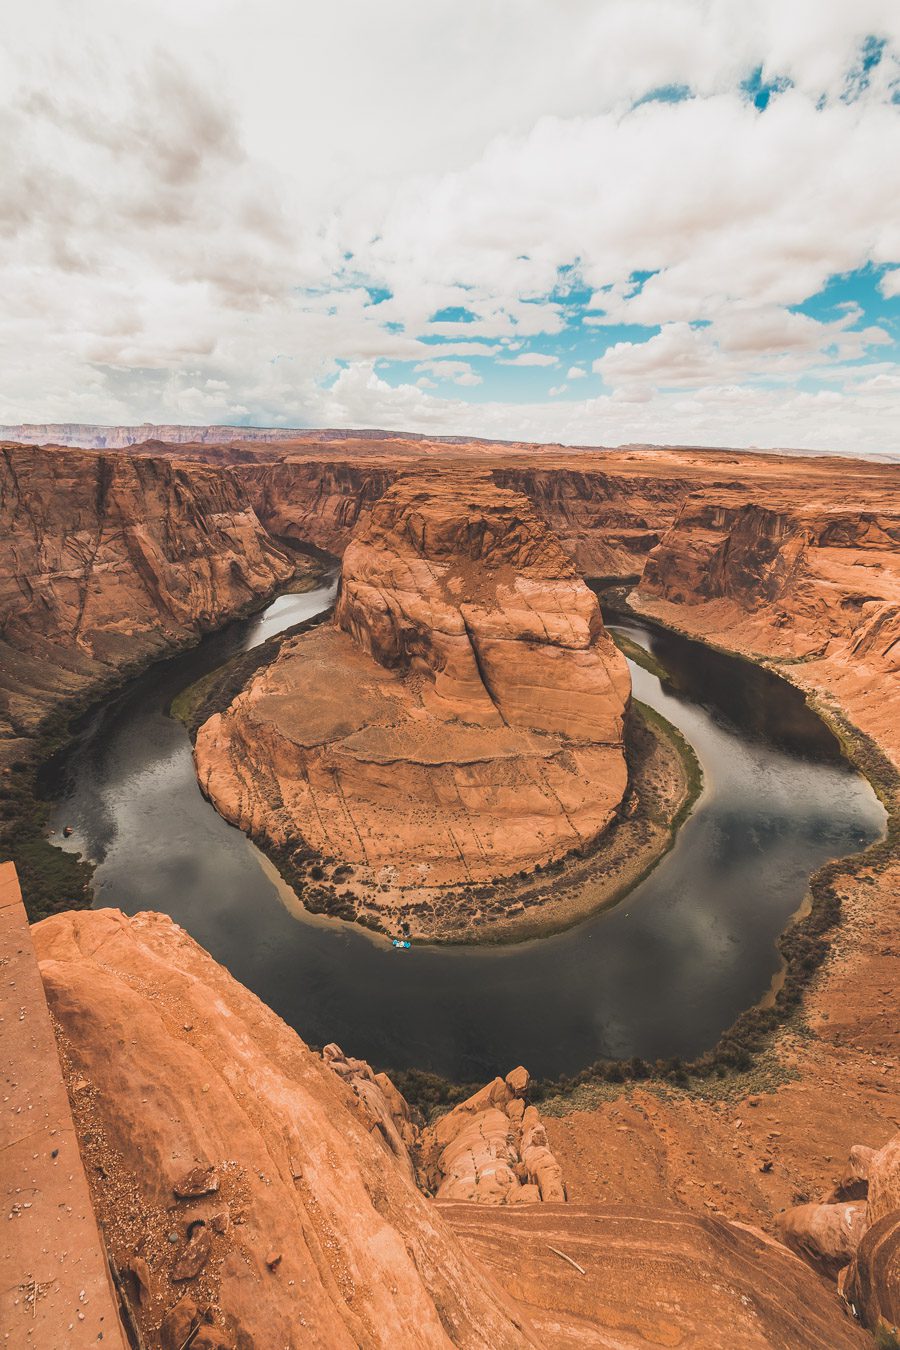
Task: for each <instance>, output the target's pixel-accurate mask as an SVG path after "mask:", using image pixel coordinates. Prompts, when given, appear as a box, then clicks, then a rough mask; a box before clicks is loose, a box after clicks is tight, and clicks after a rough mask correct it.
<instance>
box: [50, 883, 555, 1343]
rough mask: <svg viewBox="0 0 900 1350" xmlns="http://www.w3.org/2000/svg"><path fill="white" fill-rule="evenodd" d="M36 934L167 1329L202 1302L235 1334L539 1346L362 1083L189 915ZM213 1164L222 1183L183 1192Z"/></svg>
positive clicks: (148, 1320)
mask: <svg viewBox="0 0 900 1350" xmlns="http://www.w3.org/2000/svg"><path fill="white" fill-rule="evenodd" d="M34 935H35V943H36V947H37V951H38V956H39V959H40V963H41V973H42V975H43V978H44V983H45V986H46V989H47V995H48V999H49V1002H50V1007H51V1010H52V1012H53V1013H54V1015H55V1017H56V1019H57V1022H58V1024H59V1027H60V1029H61V1048H62V1053H63V1057H64V1062H65V1065H66V1068H67V1072H68V1077H69V1083H70V1092H71V1094H72V1101H73V1108H74V1112H75V1117H76V1123H77V1128H78V1131H79V1136H80V1140H81V1145H82V1149H83V1151H84V1155H85V1158H86V1162H87V1165H88V1171H89V1173H90V1175H91V1176H92V1178H93V1181H94V1201H95V1205H96V1207H97V1210H98V1214H99V1217H100V1220H101V1222H102V1223H103V1226H104V1230H105V1233H106V1240H107V1244H108V1246H109V1248H110V1252H111V1255H112V1257H113V1259H114V1261H115V1263H116V1266H117V1267H118V1268H119V1269H121V1270H128V1269H131V1270H133V1269H135V1268H137V1269H138V1271H141V1272H142V1273H143V1276H144V1283H145V1284H146V1286H147V1287H146V1291H145V1293H144V1294H143V1295H138V1296H136V1297H135V1299H134V1305H135V1316H136V1318H137V1320H138V1321H139V1323H140V1325H141V1327H142V1330H143V1333H144V1336H145V1339H146V1342H147V1344H149V1345H154V1344H159V1343H160V1340H159V1338H160V1336H161V1334H162V1335H163V1336H168V1337H169V1339H174V1332H175V1330H177V1328H178V1327H179V1326H180V1325H181V1324H182V1323H185V1322H186V1324H187V1328H188V1330H190V1325H191V1320H192V1318H193V1317H194V1315H195V1314H194V1312H193V1311H192V1307H193V1309H195V1310H196V1309H199V1310H204V1309H207V1308H209V1309H211V1310H212V1312H213V1317H212V1322H211V1324H207V1325H210V1326H211V1328H212V1329H213V1330H214V1331H215V1332H216V1333H217V1334H218V1335H219V1337H220V1339H219V1341H217V1342H216V1344H218V1345H221V1346H222V1347H231V1348H232V1350H235V1348H236V1347H237V1346H244V1345H256V1346H260V1347H262V1346H273V1345H278V1346H281V1345H298V1346H300V1345H318V1346H323V1347H332V1346H334V1347H338V1346H347V1347H349V1346H384V1347H389V1346H391V1347H393V1346H407V1345H408V1346H445V1345H449V1344H455V1345H460V1346H469V1347H476V1346H477V1347H484V1350H487V1347H495V1346H496V1347H499V1346H503V1347H510V1350H512V1347H519V1346H522V1345H528V1344H531V1343H533V1342H532V1339H531V1335H530V1332H529V1330H528V1328H527V1321H526V1319H524V1318H523V1317H522V1316H521V1315H520V1314H519V1313H518V1311H517V1310H516V1309H515V1307H514V1306H513V1305H512V1303H511V1301H508V1300H504V1298H503V1297H502V1296H501V1295H499V1293H498V1291H497V1290H496V1289H495V1287H494V1286H493V1284H492V1282H491V1281H490V1279H489V1278H488V1277H487V1276H486V1275H485V1274H484V1272H483V1271H481V1270H479V1269H478V1267H477V1266H476V1265H475V1263H473V1262H472V1261H471V1260H469V1259H468V1258H467V1257H466V1256H465V1255H464V1254H463V1253H462V1252H461V1251H460V1250H459V1247H458V1244H457V1243H456V1242H455V1240H454V1239H453V1237H452V1234H451V1233H450V1232H449V1230H448V1229H447V1227H446V1225H445V1224H444V1223H443V1222H442V1221H441V1219H440V1216H439V1215H438V1214H436V1213H435V1212H434V1210H433V1209H432V1208H430V1207H429V1205H428V1202H427V1201H426V1200H425V1198H424V1197H423V1196H422V1195H420V1194H419V1193H418V1192H417V1191H416V1189H415V1188H414V1186H413V1184H412V1182H411V1180H410V1178H409V1176H408V1173H407V1171H406V1168H405V1165H403V1164H402V1160H400V1161H398V1159H397V1156H396V1155H395V1154H394V1153H393V1152H392V1150H391V1149H390V1148H389V1146H388V1145H387V1143H386V1141H385V1139H384V1136H383V1135H382V1133H381V1132H380V1131H379V1130H377V1129H372V1128H371V1125H370V1124H369V1122H368V1121H367V1120H366V1119H364V1118H363V1116H362V1115H361V1114H360V1112H359V1110H358V1108H357V1102H358V1100H359V1099H358V1098H357V1096H356V1095H355V1093H354V1092H353V1090H352V1087H351V1086H350V1085H348V1084H346V1083H343V1082H342V1081H341V1079H340V1077H339V1076H338V1075H337V1074H336V1073H335V1072H333V1071H332V1069H330V1068H329V1067H328V1066H327V1065H326V1064H325V1063H323V1062H322V1061H321V1060H320V1059H319V1058H318V1057H317V1056H316V1055H314V1054H312V1053H311V1052H310V1051H309V1050H308V1049H307V1048H306V1046H305V1045H304V1044H303V1042H302V1041H301V1040H300V1039H299V1038H298V1037H297V1036H296V1035H295V1034H294V1033H293V1032H292V1031H290V1030H289V1029H288V1028H287V1027H286V1026H285V1025H284V1024H283V1023H282V1022H281V1021H280V1020H279V1019H278V1017H276V1016H275V1014H274V1013H273V1012H271V1011H270V1010H269V1009H268V1008H266V1007H265V1006H264V1005H263V1004H261V1003H260V1002H259V1001H258V1000H257V999H256V998H254V996H253V995H252V994H250V993H249V992H248V991H247V990H246V989H244V988H242V987H241V986H240V985H239V984H237V983H236V981H234V980H232V979H231V977H230V976H229V975H227V974H226V972H225V971H224V970H222V969H221V968H220V967H219V966H217V965H216V964H215V962H213V961H212V960H211V959H210V958H209V957H208V956H207V955H206V954H205V953H204V952H203V951H202V950H201V949H200V948H198V947H197V946H196V945H195V944H194V943H193V942H192V941H191V940H190V938H188V937H187V935H186V934H185V933H183V932H182V931H181V930H180V929H179V928H177V927H176V925H174V924H173V923H172V922H171V920H169V919H168V918H165V917H163V916H162V915H153V914H145V915H140V916H138V917H136V918H133V919H127V918H125V916H124V915H122V914H120V913H119V912H117V911H112V910H102V911H92V912H87V913H84V914H75V915H73V914H67V915H61V916H54V917H53V918H51V919H47V920H45V921H44V922H43V923H41V924H39V925H37V926H36V928H35V930H34ZM209 1167H212V1168H214V1169H215V1174H216V1181H217V1186H216V1189H215V1190H213V1191H209V1192H207V1193H206V1194H204V1195H202V1196H198V1197H196V1198H180V1197H179V1194H178V1191H179V1190H182V1191H183V1190H184V1186H183V1185H182V1183H183V1180H184V1178H185V1174H186V1173H189V1172H190V1171H191V1170H192V1169H195V1168H209ZM198 1235H199V1236H198ZM141 1262H143V1263H146V1269H143V1267H142V1266H141V1265H139V1264H138V1263H141ZM183 1300H184V1301H185V1302H183ZM176 1305H181V1309H180V1312H178V1313H177V1314H173V1310H174V1309H175V1307H176ZM164 1323H165V1324H166V1330H165V1331H164V1332H163V1333H161V1332H160V1328H161V1326H162V1325H163V1324H164ZM176 1343H177V1342H176Z"/></svg>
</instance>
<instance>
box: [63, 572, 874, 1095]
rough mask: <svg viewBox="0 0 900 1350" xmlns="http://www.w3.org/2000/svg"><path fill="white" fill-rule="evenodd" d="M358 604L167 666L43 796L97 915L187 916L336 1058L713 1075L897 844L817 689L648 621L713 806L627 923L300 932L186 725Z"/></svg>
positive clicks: (95, 726) (641, 892)
mask: <svg viewBox="0 0 900 1350" xmlns="http://www.w3.org/2000/svg"><path fill="white" fill-rule="evenodd" d="M335 586H336V582H335V581H334V580H332V581H330V582H329V583H328V584H326V585H323V586H322V587H320V588H319V589H317V590H315V591H311V592H309V593H307V594H303V595H289V596H282V597H280V598H279V599H277V600H275V601H274V602H273V603H272V604H270V605H269V606H268V608H267V609H266V610H265V611H264V612H263V613H261V614H260V615H258V616H256V617H255V618H251V619H247V620H244V621H241V622H238V623H234V624H232V625H230V626H229V627H228V628H227V629H225V630H223V631H221V632H219V633H217V634H215V635H213V636H212V637H209V638H207V639H205V640H204V641H203V642H202V643H201V644H200V645H199V646H198V647H196V648H194V649H192V650H191V651H189V652H187V653H185V654H183V655H181V656H178V657H175V658H173V659H172V660H170V661H167V662H164V663H161V664H159V665H156V666H153V667H152V668H151V669H149V670H148V671H146V672H145V673H144V674H143V675H141V676H139V677H138V678H137V679H135V680H134V681H132V682H131V683H130V684H129V685H128V686H127V687H126V688H124V689H123V690H122V692H121V693H119V694H118V695H117V696H116V697H114V698H112V699H111V700H110V701H109V702H108V703H107V704H106V706H105V707H103V708H102V709H99V710H97V711H95V712H94V713H93V714H91V715H90V716H89V717H87V718H86V719H84V721H83V723H82V725H81V727H80V729H79V731H78V733H77V735H76V737H75V739H74V740H73V742H72V743H71V744H70V745H69V746H68V747H67V749H66V750H65V751H64V752H63V753H62V754H60V755H59V756H57V757H56V759H55V760H54V761H52V762H51V763H50V764H48V765H47V766H46V767H45V771H44V772H43V774H42V778H41V781H42V785H43V790H44V792H45V794H46V795H47V796H49V797H50V798H51V800H52V801H53V803H54V805H53V811H52V820H51V825H52V826H53V828H54V829H55V830H56V832H57V833H56V836H55V842H57V843H59V844H60V846H61V847H65V848H68V849H73V850H76V851H79V852H82V853H84V854H85V856H87V857H89V858H90V859H92V860H93V861H94V862H95V863H96V872H95V878H94V882H95V901H94V903H95V905H96V906H98V907H102V906H110V905H114V906H117V907H119V908H121V909H123V910H124V911H125V912H126V913H130V914H133V913H136V912H137V911H138V910H144V909H154V910H161V911H163V912H165V913H167V914H170V915H172V917H173V918H174V919H176V920H177V922H178V923H180V924H181V925H183V927H184V928H185V929H187V931H188V932H189V933H191V935H192V936H193V937H194V938H196V940H197V941H198V942H199V943H201V944H202V945H203V946H204V947H205V948H206V949H207V950H208V951H209V952H211V953H212V955H213V956H214V957H215V958H216V960H218V961H220V962H221V963H222V964H223V965H225V966H226V967H227V968H228V969H229V970H230V971H231V972H232V973H233V974H234V975H235V976H236V978H237V979H239V980H240V981H241V982H242V983H243V984H246V985H247V986H249V988H251V989H252V990H254V992H255V993H257V994H258V995H259V997H260V998H262V999H263V1000H264V1001H265V1002H266V1003H268V1004H269V1005H270V1006H271V1007H273V1008H274V1009H275V1011H276V1012H278V1013H279V1014H280V1015H281V1016H282V1017H283V1018H284V1019H285V1021H287V1022H288V1023H289V1024H290V1025H291V1026H293V1027H295V1028H296V1029H297V1031H298V1032H299V1033H300V1034H301V1035H302V1036H303V1037H304V1039H305V1040H307V1041H308V1042H310V1043H311V1044H313V1045H319V1046H320V1045H323V1044H325V1043H327V1042H328V1041H337V1042H338V1043H339V1044H340V1045H341V1046H342V1047H343V1048H344V1050H345V1051H346V1052H347V1053H348V1054H353V1055H358V1056H361V1057H363V1058H365V1059H368V1060H369V1061H370V1062H371V1063H372V1064H373V1065H374V1066H375V1067H377V1068H391V1067H394V1068H409V1067H417V1068H422V1069H429V1070H431V1071H433V1072H435V1073H439V1074H442V1075H444V1076H446V1077H449V1078H454V1079H457V1080H461V1081H467V1082H473V1081H481V1080H484V1079H486V1078H488V1077H490V1076H492V1075H493V1074H495V1073H497V1072H504V1073H505V1072H506V1071H507V1070H508V1069H510V1068H512V1067H513V1066H514V1065H515V1064H518V1063H523V1064H525V1065H527V1067H528V1068H529V1069H530V1070H531V1072H532V1073H533V1074H535V1075H538V1076H553V1077H555V1076H557V1075H560V1074H572V1073H575V1072H577V1071H578V1070H580V1069H582V1068H584V1067H585V1066H586V1065H588V1064H589V1063H591V1062H592V1061H593V1060H595V1059H597V1058H598V1057H605V1056H609V1057H621V1058H626V1057H629V1056H632V1055H639V1056H641V1057H642V1058H645V1059H649V1060H654V1059H657V1058H666V1057H669V1056H673V1055H680V1056H682V1057H684V1058H689V1057H693V1056H694V1055H696V1054H698V1053H700V1052H702V1051H703V1050H705V1049H708V1048H709V1047H710V1046H712V1045H713V1044H714V1043H715V1041H716V1040H717V1039H718V1037H719V1035H720V1033H721V1032H722V1031H723V1030H724V1029H725V1028H726V1027H727V1026H729V1025H730V1023H731V1022H732V1021H733V1020H734V1018H735V1017H736V1016H737V1015H738V1014H739V1013H740V1012H741V1011H742V1010H743V1009H745V1008H747V1007H749V1006H751V1005H752V1004H753V1003H755V1002H757V1001H758V1000H759V999H760V998H761V997H762V996H764V994H765V993H766V990H767V989H768V988H769V986H770V984H771V981H772V978H773V975H774V974H775V973H776V972H777V970H778V969H779V965H780V959H779V956H778V952H777V949H776V946H775V943H776V939H777V937H778V935H779V934H780V933H781V932H782V930H783V929H784V927H785V925H786V924H787V922H788V920H789V918H790V916H791V915H792V914H793V913H794V912H795V911H796V910H797V908H798V907H799V905H800V904H801V902H802V900H803V897H804V894H805V893H806V889H807V883H808V878H809V875H810V873H811V872H812V871H814V870H815V869H816V868H817V867H818V866H820V865H821V864H822V863H823V862H825V861H826V860H828V859H830V858H834V857H840V856H843V855H845V854H848V853H853V852H856V851H858V850H860V849H862V848H864V847H865V846H866V845H867V844H868V843H870V842H871V841H872V840H874V839H876V838H878V837H879V835H880V834H881V833H882V831H883V828H884V822H885V814H884V810H883V808H882V807H881V805H880V803H879V802H878V800H877V798H876V796H875V794H874V792H873V791H872V789H871V787H870V785H869V784H868V782H867V781H866V780H865V779H864V778H862V777H861V776H860V775H859V774H858V773H856V772H855V770H853V768H852V767H851V766H850V765H849V763H848V762H847V761H846V760H845V759H844V758H843V757H842V756H841V754H840V750H839V747H838V744H837V742H836V740H835V738H834V737H833V736H832V734H831V732H830V731H829V730H828V729H827V727H825V725H824V723H822V721H821V720H820V719H819V718H818V717H816V716H815V714H813V713H812V712H811V711H810V709H809V708H808V707H807V706H806V704H805V703H804V701H803V698H802V696H801V695H800V694H799V692H798V691H797V690H796V689H794V688H793V687H792V686H791V685H789V684H787V682H785V681H783V680H780V679H779V678H778V677H777V676H774V675H771V674H770V673H768V672H766V671H763V670H761V669H759V668H758V667H756V666H754V665H752V664H751V663H749V662H745V661H741V660H738V659H736V658H732V657H727V656H720V655H717V654H715V653H711V652H710V651H709V649H708V648H706V647H704V646H702V645H701V644H699V643H695V642H692V641H689V640H688V639H685V638H681V637H677V636H674V635H672V634H669V633H660V632H655V631H651V630H650V629H648V628H647V627H645V626H644V625H642V624H639V623H634V622H631V621H630V620H629V621H628V622H627V623H625V622H623V623H621V624H619V626H620V627H621V628H622V630H623V631H624V632H626V633H627V635H628V636H629V637H630V638H631V639H632V640H633V641H635V642H637V643H639V644H640V645H641V646H643V647H645V648H646V649H647V650H649V651H651V652H652V654H653V656H654V657H655V659H656V661H657V662H658V663H659V664H660V665H661V666H662V667H663V668H664V669H665V670H666V672H667V678H666V680H665V682H664V683H662V682H661V681H660V680H659V679H658V678H657V677H656V676H655V675H652V674H650V673H649V672H648V671H647V670H644V669H643V668H641V667H639V666H636V665H635V664H634V663H632V662H629V666H630V669H631V675H632V680H633V682H634V692H635V696H636V697H637V698H639V699H641V700H642V701H643V702H645V703H647V704H649V705H650V706H651V707H653V708H655V709H656V710H657V711H658V712H660V713H661V714H662V716H664V717H665V718H667V719H668V720H669V721H670V722H672V723H673V724H674V725H675V726H677V727H678V728H679V730H680V731H681V732H682V734H683V735H684V736H685V737H686V739H687V740H688V741H689V742H690V744H691V745H692V746H693V748H694V750H695V752H696V754H697V757H698V759H699V761H700V764H701V767H702V769H703V775H704V785H703V790H702V792H701V795H700V797H699V799H698V801H697V803H696V805H695V807H694V810H693V812H692V814H691V816H690V818H689V819H688V820H687V822H686V823H685V824H684V825H683V826H682V828H681V830H680V831H679V834H678V838H677V840H676V842H675V845H674V847H673V848H672V849H671V851H670V852H669V853H668V854H667V855H666V856H665V857H664V858H663V860H662V861H661V862H660V863H659V865H658V866H657V867H656V868H655V870H654V871H653V872H652V873H651V874H650V875H649V876H648V877H647V878H646V879H645V880H644V881H643V882H642V883H641V884H640V885H638V886H637V887H636V888H635V889H634V890H633V891H632V892H631V893H630V894H629V895H628V896H627V897H626V898H625V899H624V900H623V901H621V902H620V903H619V904H618V905H617V906H616V907H615V908H613V909H610V910H607V911H605V912H602V913H600V914H597V915H596V916H594V917H593V918H590V919H588V920H586V921H584V922H582V923H580V924H579V925H578V926H577V927H574V928H571V929H569V930H567V931H565V932H563V933H559V934H556V935H554V936H551V937H545V938H542V939H539V940H534V941H529V942H526V943H520V944H516V945H510V946H506V947H468V948H467V947H437V946H432V947H427V946H422V947H415V948H413V949H412V950H410V951H396V950H394V949H393V948H392V947H391V946H389V945H388V944H387V943H386V942H385V941H383V940H380V939H375V938H373V937H372V936H370V935H369V934H366V933H363V932H362V931H360V930H359V929H357V928H356V927H355V926H353V925H347V924H344V923H341V922H340V921H337V920H328V919H318V918H313V917H312V916H307V915H305V912H304V914H303V915H302V916H301V917H297V916H296V914H295V913H292V912H290V911H289V909H288V908H287V906H286V905H285V904H284V903H283V901H282V898H281V896H282V894H283V892H284V885H283V883H282V882H281V881H280V879H279V878H278V877H277V876H276V875H275V874H274V871H273V869H272V867H271V865H270V864H269V863H268V862H267V860H266V859H264V858H263V857H262V855H261V854H260V853H259V852H258V850H257V849H256V848H255V847H254V845H253V844H252V843H250V841H249V840H248V839H246V838H245V836H244V835H242V834H241V833H240V832H239V831H238V830H236V829H234V828H233V827H232V826H231V825H228V824H227V823H226V822H225V821H224V820H222V819H221V817H219V816H218V815H217V814H216V812H215V811H214V810H213V808H212V806H210V804H209V803H208V802H207V801H206V800H205V798H204V797H203V795H202V794H201V792H200V790H199V788H198V786H197V782H196V778H195V775H194V768H193V762H192V758H191V746H190V742H189V739H188V736H187V733H186V732H185V730H184V727H183V726H182V725H181V723H180V722H177V721H175V720H174V719H172V718H171V717H169V716H168V715H167V709H168V707H169V704H170V702H171V700H172V698H173V697H174V696H175V695H176V694H178V693H179V692H180V691H181V690H182V689H183V688H185V687H186V686H187V685H188V684H190V683H192V682H193V681H194V680H196V679H198V678H199V677H200V676H201V675H203V674H205V673H206V672H207V671H209V670H212V669H214V668H215V667H216V666H218V665H220V664H221V663H222V662H223V661H224V660H226V659H227V657H228V656H229V655H231V654H233V653H234V652H237V651H240V650H247V649H248V648H250V647H253V646H255V645H256V644H257V643H259V642H262V641H264V640H265V639H266V638H267V637H270V636H271V635H272V634H273V633H275V632H278V631H280V630H282V629H284V628H286V627H290V626H292V625H293V624H296V623H299V622H300V621H302V620H304V619H307V618H310V617H312V616H314V615H316V614H317V613H320V612H321V611H323V610H324V609H326V608H327V607H328V606H329V605H330V604H331V602H332V599H333V596H334V590H335ZM67 824H68V825H71V826H72V829H73V833H72V835H71V837H70V838H68V839H65V840H63V838H62V829H63V826H64V825H67Z"/></svg>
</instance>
